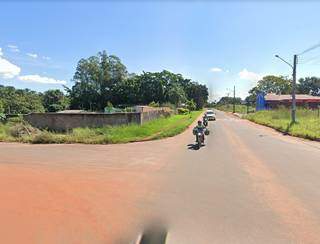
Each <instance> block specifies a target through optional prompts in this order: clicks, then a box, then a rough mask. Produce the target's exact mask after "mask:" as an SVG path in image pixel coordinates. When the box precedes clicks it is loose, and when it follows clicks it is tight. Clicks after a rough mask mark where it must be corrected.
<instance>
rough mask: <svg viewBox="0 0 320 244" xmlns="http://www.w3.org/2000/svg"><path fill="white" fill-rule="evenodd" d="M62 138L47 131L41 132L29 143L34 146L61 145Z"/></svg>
mask: <svg viewBox="0 0 320 244" xmlns="http://www.w3.org/2000/svg"><path fill="white" fill-rule="evenodd" d="M63 142H64V137H63V136H62V135H55V134H53V133H50V132H48V131H43V132H41V133H39V134H37V135H35V136H34V137H33V138H32V140H31V143H35V144H48V143H63Z"/></svg>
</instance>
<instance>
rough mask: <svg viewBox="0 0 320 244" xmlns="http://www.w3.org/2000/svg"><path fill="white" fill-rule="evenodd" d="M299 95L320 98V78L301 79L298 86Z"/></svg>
mask: <svg viewBox="0 0 320 244" xmlns="http://www.w3.org/2000/svg"><path fill="white" fill-rule="evenodd" d="M297 90H298V93H301V94H310V95H313V96H320V78H318V77H306V78H301V79H299V83H298V84H297Z"/></svg>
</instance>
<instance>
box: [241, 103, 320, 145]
mask: <svg viewBox="0 0 320 244" xmlns="http://www.w3.org/2000/svg"><path fill="white" fill-rule="evenodd" d="M244 118H246V119H248V120H251V121H253V122H255V123H258V124H262V125H266V126H269V127H272V128H275V129H277V130H279V131H281V132H284V133H288V134H290V135H293V136H298V137H303V138H308V139H312V140H320V117H319V116H318V111H317V110H310V109H302V108H299V109H297V123H295V124H291V112H290V110H289V109H287V108H280V109H276V110H264V111H259V112H256V113H254V114H248V115H246V116H245V117H244Z"/></svg>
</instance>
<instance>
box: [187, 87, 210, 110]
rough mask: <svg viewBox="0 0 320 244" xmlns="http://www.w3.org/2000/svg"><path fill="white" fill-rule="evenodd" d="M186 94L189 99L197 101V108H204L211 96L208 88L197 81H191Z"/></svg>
mask: <svg viewBox="0 0 320 244" xmlns="http://www.w3.org/2000/svg"><path fill="white" fill-rule="evenodd" d="M186 94H187V99H188V100H193V101H194V102H195V104H196V108H197V109H202V108H203V106H204V105H205V104H206V103H207V101H208V97H209V92H208V88H207V87H206V86H205V85H201V84H199V83H197V82H190V83H189V84H188V85H187V87H186Z"/></svg>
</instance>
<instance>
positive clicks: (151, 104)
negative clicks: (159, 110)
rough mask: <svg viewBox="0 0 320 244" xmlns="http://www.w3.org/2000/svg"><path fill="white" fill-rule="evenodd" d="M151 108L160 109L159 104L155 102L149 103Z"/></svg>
mask: <svg viewBox="0 0 320 244" xmlns="http://www.w3.org/2000/svg"><path fill="white" fill-rule="evenodd" d="M149 106H150V107H160V105H159V103H156V102H154V101H152V102H151V103H149Z"/></svg>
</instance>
